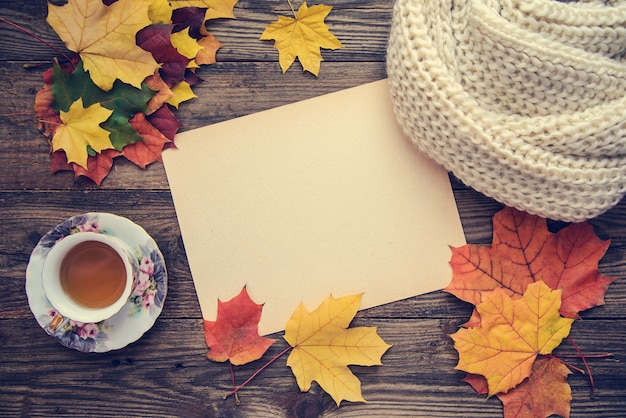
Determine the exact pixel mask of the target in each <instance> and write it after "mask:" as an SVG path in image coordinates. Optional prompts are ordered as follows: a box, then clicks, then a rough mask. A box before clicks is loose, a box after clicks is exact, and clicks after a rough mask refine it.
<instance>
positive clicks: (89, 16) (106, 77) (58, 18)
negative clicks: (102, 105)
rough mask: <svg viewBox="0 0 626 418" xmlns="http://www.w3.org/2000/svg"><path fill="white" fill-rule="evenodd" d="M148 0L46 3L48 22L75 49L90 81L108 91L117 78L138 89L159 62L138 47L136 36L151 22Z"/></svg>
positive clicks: (83, 0)
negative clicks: (108, 2) (57, 4)
mask: <svg viewBox="0 0 626 418" xmlns="http://www.w3.org/2000/svg"><path fill="white" fill-rule="evenodd" d="M149 7H150V1H147V0H118V1H116V2H115V3H113V4H111V5H110V6H105V5H104V4H103V3H102V0H69V1H68V3H67V4H65V5H63V6H55V5H53V4H52V3H49V4H48V18H47V21H48V23H49V24H50V26H52V28H53V29H54V30H55V32H56V33H57V34H58V35H59V37H60V38H61V40H63V42H64V43H65V45H66V46H67V48H68V49H69V50H71V51H74V52H77V53H78V54H79V55H80V57H81V59H82V61H83V63H84V66H85V70H86V71H88V72H89V75H90V76H91V79H92V80H93V82H94V83H95V84H96V85H98V87H100V88H102V89H103V90H106V91H109V90H110V89H111V87H112V86H113V83H114V82H115V80H116V79H120V80H122V81H123V82H125V83H128V84H131V85H133V86H135V87H137V88H141V82H142V81H143V80H144V79H145V78H146V77H148V76H149V75H151V74H153V73H154V72H155V70H156V69H157V68H159V65H158V64H157V62H156V61H155V60H154V58H153V57H152V54H150V53H149V52H147V51H144V50H143V49H141V48H140V47H138V46H137V44H136V41H135V35H136V34H137V32H138V31H139V30H141V29H143V28H144V27H146V26H148V25H150V23H151V22H150V19H149V18H148V8H149Z"/></svg>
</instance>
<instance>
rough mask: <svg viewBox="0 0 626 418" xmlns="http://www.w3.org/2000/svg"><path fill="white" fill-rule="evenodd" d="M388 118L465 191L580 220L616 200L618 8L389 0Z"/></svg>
mask: <svg viewBox="0 0 626 418" xmlns="http://www.w3.org/2000/svg"><path fill="white" fill-rule="evenodd" d="M387 75H388V78H389V85H390V91H391V96H392V100H393V102H394V107H395V112H396V116H397V118H398V120H399V122H400V124H401V125H402V127H403V129H404V130H405V132H406V133H407V134H408V136H409V137H410V138H411V139H412V141H413V142H414V143H415V144H416V145H417V146H418V147H419V149H420V150H421V151H423V152H424V153H426V154H428V155H429V156H430V157H431V158H433V159H434V160H435V161H437V162H438V163H440V164H441V165H443V166H444V167H446V169H447V170H449V171H451V172H452V173H454V175H455V176H457V177H458V178H460V179H461V180H462V181H463V182H464V183H466V184H467V185H469V186H471V187H473V188H474V189H476V190H478V191H480V192H482V193H484V194H486V195H488V196H490V197H493V198H494V199H496V200H498V201H500V202H501V203H503V204H505V205H507V206H512V207H515V208H517V209H520V210H524V211H527V212H530V213H533V214H536V215H539V216H542V217H546V218H552V219H559V220H564V221H569V222H579V221H583V220H585V219H589V218H593V217H595V216H597V215H599V214H601V213H603V212H605V211H606V210H608V209H610V208H611V207H613V206H615V205H616V204H617V203H618V202H619V201H620V200H621V198H622V197H623V196H624V194H626V0H617V1H597V0H596V1H579V2H567V3H566V2H559V1H555V0H396V3H395V6H394V13H393V23H392V28H391V35H390V40H389V46H388V51H387Z"/></svg>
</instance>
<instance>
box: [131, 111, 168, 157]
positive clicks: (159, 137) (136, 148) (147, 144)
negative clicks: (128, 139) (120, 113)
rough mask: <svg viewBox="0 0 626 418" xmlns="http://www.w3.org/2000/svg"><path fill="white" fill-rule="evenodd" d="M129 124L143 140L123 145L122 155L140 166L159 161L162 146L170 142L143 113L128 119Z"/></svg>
mask: <svg viewBox="0 0 626 418" xmlns="http://www.w3.org/2000/svg"><path fill="white" fill-rule="evenodd" d="M129 122H130V125H131V126H132V127H133V129H134V130H135V131H137V133H138V134H139V135H141V137H142V138H143V141H139V142H135V143H134V144H131V145H128V146H126V147H124V149H123V150H122V155H123V156H124V157H126V159H127V160H129V161H132V162H133V163H135V164H136V165H137V166H139V167H141V168H146V166H147V165H149V164H152V163H153V162H156V161H159V162H161V161H162V159H161V153H162V151H163V146H164V145H165V144H166V143H168V142H171V141H170V139H169V138H167V137H166V136H165V135H163V133H161V131H159V130H158V129H157V128H155V127H154V126H153V125H152V124H151V123H150V122H148V120H147V119H146V115H144V114H143V113H137V114H136V115H135V116H133V118H132V119H130V121H129Z"/></svg>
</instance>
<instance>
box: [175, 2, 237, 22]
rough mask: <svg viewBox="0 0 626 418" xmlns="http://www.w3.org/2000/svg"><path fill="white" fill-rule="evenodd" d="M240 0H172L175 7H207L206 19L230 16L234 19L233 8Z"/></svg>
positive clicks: (229, 17)
mask: <svg viewBox="0 0 626 418" xmlns="http://www.w3.org/2000/svg"><path fill="white" fill-rule="evenodd" d="M237 1H238V0H170V4H171V5H172V8H174V9H180V8H183V7H198V8H200V9H207V11H206V15H205V16H204V20H209V19H219V18H228V19H234V18H235V14H234V12H233V8H234V7H235V4H237Z"/></svg>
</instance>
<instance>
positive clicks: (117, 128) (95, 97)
mask: <svg viewBox="0 0 626 418" xmlns="http://www.w3.org/2000/svg"><path fill="white" fill-rule="evenodd" d="M52 78H53V80H54V82H53V84H52V86H51V88H52V94H53V95H54V102H53V103H52V106H51V107H52V108H53V109H54V110H56V111H57V112H60V111H63V112H67V110H68V109H69V107H70V105H71V104H72V103H74V102H75V101H76V100H78V99H79V98H81V99H82V100H83V103H84V105H85V107H89V106H91V105H92V104H96V103H99V104H100V105H101V106H102V107H104V108H106V109H109V110H112V111H113V113H112V114H111V117H110V118H109V119H108V120H107V121H106V122H104V123H103V124H102V125H101V126H102V128H104V129H105V130H107V131H108V132H110V134H111V135H110V138H111V143H112V144H113V146H114V147H115V149H116V150H118V151H121V150H122V149H123V148H124V147H125V146H126V145H130V144H133V143H135V142H138V141H142V140H143V139H142V138H141V136H140V135H139V134H138V133H137V132H136V131H135V130H134V129H133V128H132V126H131V125H130V123H129V120H130V118H132V117H133V116H134V115H135V114H136V113H140V112H142V113H145V112H146V111H147V110H148V108H147V105H146V103H147V102H148V100H150V98H152V96H154V94H155V93H156V92H155V91H154V90H151V89H150V88H149V87H148V86H146V85H145V84H143V83H142V85H141V89H138V88H136V87H133V86H131V85H130V84H125V83H123V82H121V81H119V80H117V81H115V83H114V84H113V87H112V88H111V90H109V91H104V90H102V89H101V88H100V87H98V86H97V85H96V84H95V83H94V82H93V81H92V80H91V78H90V77H89V74H88V73H87V72H85V70H84V68H83V63H82V61H81V62H79V63H78V65H77V66H76V69H75V70H74V72H73V73H72V74H67V73H66V72H65V71H63V70H62V69H61V67H59V66H58V65H56V64H55V65H54V68H53V70H52Z"/></svg>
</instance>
